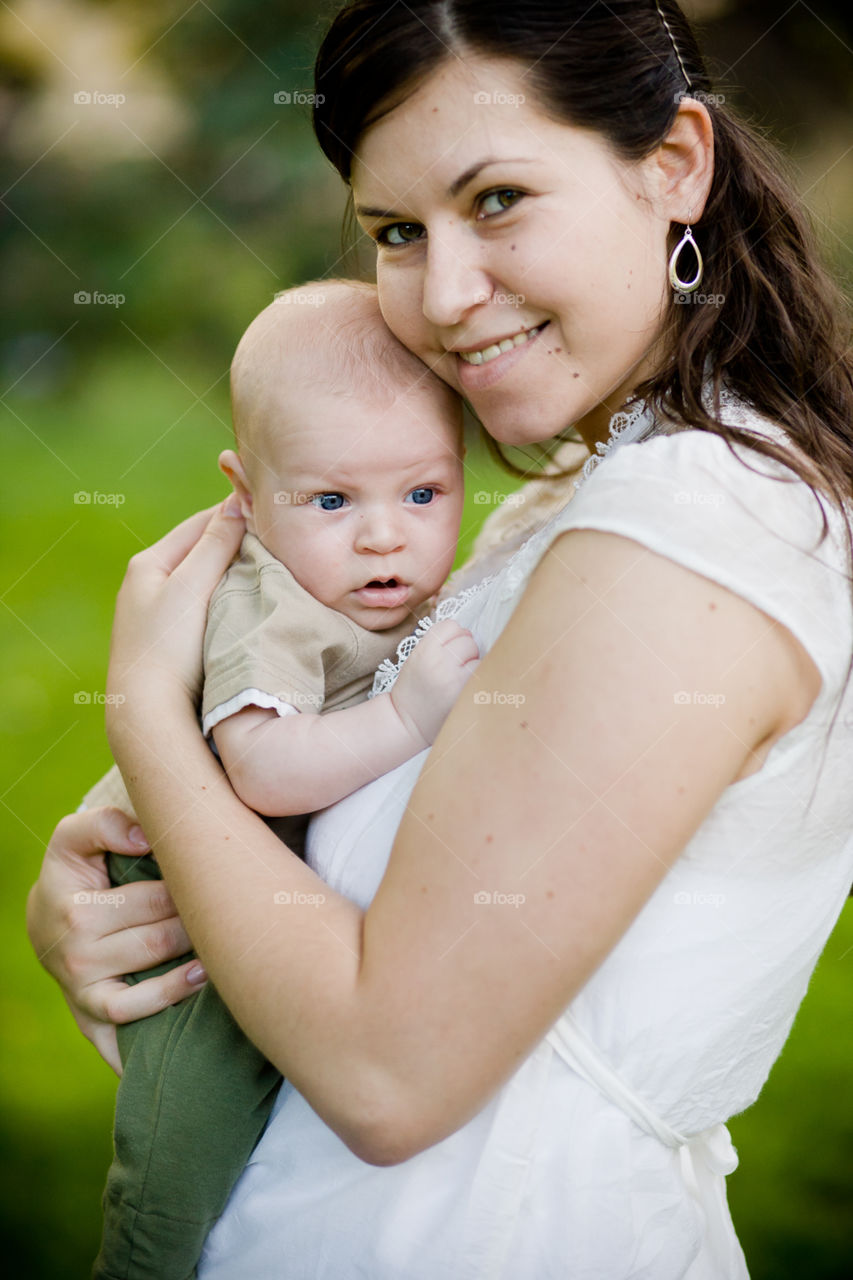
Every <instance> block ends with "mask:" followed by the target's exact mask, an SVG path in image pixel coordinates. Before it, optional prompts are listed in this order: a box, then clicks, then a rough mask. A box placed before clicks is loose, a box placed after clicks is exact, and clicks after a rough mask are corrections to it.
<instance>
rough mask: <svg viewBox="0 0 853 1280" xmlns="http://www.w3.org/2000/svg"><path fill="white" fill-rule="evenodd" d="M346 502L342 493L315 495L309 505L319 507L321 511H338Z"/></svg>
mask: <svg viewBox="0 0 853 1280" xmlns="http://www.w3.org/2000/svg"><path fill="white" fill-rule="evenodd" d="M345 502H346V498H345V497H344V495H343V494H342V493H315V494H314V497H313V498H312V499H311V505H312V506H315V507H319V508H320V510H321V511H340V509H341V507H342V506H343V505H344V503H345Z"/></svg>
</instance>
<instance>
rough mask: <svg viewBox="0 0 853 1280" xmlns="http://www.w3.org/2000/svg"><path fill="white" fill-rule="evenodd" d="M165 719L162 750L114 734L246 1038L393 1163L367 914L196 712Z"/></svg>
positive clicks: (172, 884) (173, 886) (360, 1150)
mask: <svg viewBox="0 0 853 1280" xmlns="http://www.w3.org/2000/svg"><path fill="white" fill-rule="evenodd" d="M147 714H148V715H150V716H151V717H152V720H151V721H150V722H149V723H154V722H156V720H157V717H156V713H155V712H154V710H153V708H149V709H148V712H147ZM165 719H168V722H169V734H168V738H166V735H163V734H160V735H158V738H159V742H158V747H157V750H156V751H154V750H151V749H149V748H148V747H146V745H145V739H147V738H148V736H149V735H148V734H146V733H145V727H144V725H132V726H131V725H128V726H127V727H126V729H125V730H123V732H122V734H121V735H120V736H121V738H122V742H121V744H119V743H116V742H114V744H113V745H114V748H115V749H116V752H117V754H118V755H119V757H120V760H121V764H122V768H123V771H124V773H125V777H126V778H127V780H128V786H129V790H130V793H131V796H132V798H133V801H134V804H135V806H136V808H137V812H138V813H139V816H140V819H141V821H142V823H143V826H144V828H145V830H146V832H147V834H148V836H149V839H150V841H151V845H152V848H153V849H154V850H155V852H156V854H157V858H158V861H159V863H160V865H161V868H162V870H163V873H164V876H165V878H166V880H167V882H168V885H169V889H170V891H171V893H172V895H173V897H174V900H175V903H176V905H177V907H178V910H179V912H180V914H181V917H182V919H183V920H184V922H185V924H186V927H187V930H188V932H189V934H190V936H191V938H192V940H193V944H194V946H195V948H196V950H197V951H198V954H199V955H200V957H201V958H202V960H203V961H204V963H205V965H206V967H207V969H208V971H209V973H210V975H211V978H212V979H213V981H214V983H215V985H216V986H217V988H218V989H219V991H220V993H221V994H222V996H223V999H224V1000H225V1002H226V1003H227V1004H228V1006H229V1008H230V1009H231V1010H232V1012H233V1013H234V1016H235V1018H236V1019H237V1021H238V1022H239V1023H240V1025H241V1026H242V1027H243V1029H244V1031H245V1032H246V1034H247V1035H248V1036H249V1037H250V1039H251V1040H253V1041H254V1043H255V1044H257V1045H258V1047H259V1048H260V1049H261V1050H262V1051H263V1052H264V1053H265V1054H266V1055H267V1057H268V1058H269V1059H270V1061H272V1062H273V1063H274V1064H275V1065H276V1066H277V1067H279V1069H280V1070H281V1071H282V1072H283V1074H285V1075H286V1076H287V1078H288V1079H289V1080H290V1081H291V1082H292V1083H293V1084H294V1085H295V1086H296V1087H297V1088H298V1089H300V1091H301V1092H303V1093H304V1094H305V1096H306V1097H307V1098H308V1099H309V1101H310V1102H311V1105H312V1106H313V1107H314V1108H315V1110H317V1111H318V1113H319V1114H320V1115H322V1117H323V1118H324V1119H325V1120H326V1122H327V1123H328V1124H329V1125H330V1127H331V1128H333V1129H334V1130H335V1131H336V1132H337V1133H338V1134H339V1135H340V1136H341V1137H342V1138H343V1140H344V1141H345V1142H347V1143H348V1145H350V1146H351V1147H352V1149H353V1150H354V1151H356V1153H357V1154H361V1155H362V1156H363V1157H364V1158H366V1159H378V1161H379V1162H382V1163H384V1162H385V1157H384V1155H383V1152H384V1143H385V1142H386V1141H387V1137H386V1136H384V1135H386V1134H387V1131H388V1129H389V1128H390V1127H392V1126H389V1125H388V1124H387V1117H388V1115H389V1113H393V1111H394V1106H395V1103H394V1096H395V1087H394V1083H393V1080H392V1079H391V1077H390V1075H389V1073H388V1072H387V1070H386V1069H385V1068H384V1067H383V1066H382V1065H380V1063H379V1060H378V1058H377V1057H376V1056H375V1055H374V1054H373V1053H372V1052H371V1045H375V1044H377V1043H378V1041H379V1040H381V1037H380V1036H378V1035H373V1034H372V1033H371V1021H372V1017H371V1014H370V1012H369V1009H368V1008H367V1007H366V1004H365V1002H364V1001H363V1000H362V999H361V992H360V989H359V982H358V977H359V967H360V963H361V944H362V922H363V913H362V912H361V911H360V909H359V908H358V907H356V906H355V905H354V904H353V903H351V902H350V901H348V900H347V899H346V898H343V897H342V896H340V895H339V894H337V893H334V892H333V891H332V890H331V889H329V887H328V886H327V885H326V884H325V883H324V882H323V881H322V880H321V879H320V878H319V876H317V875H316V874H315V873H314V872H313V871H312V870H311V869H310V868H309V867H307V866H306V865H305V864H304V863H303V862H302V861H300V859H299V858H297V857H296V856H295V855H294V854H292V853H290V852H289V851H288V850H287V849H286V848H285V847H284V846H283V845H282V844H281V842H280V841H279V840H278V839H277V838H276V837H275V836H274V835H272V833H271V832H270V831H269V829H268V828H267V827H266V825H265V824H264V823H263V822H262V821H261V820H260V819H259V818H258V817H257V816H256V815H255V814H254V813H252V812H251V811H250V810H249V809H247V808H246V807H245V806H244V805H243V804H242V803H241V802H240V801H239V799H238V798H237V797H236V796H235V794H234V792H233V791H232V789H231V787H230V785H229V783H228V781H227V779H226V777H225V775H224V773H223V772H222V770H221V769H220V767H219V765H218V764H217V763H216V762H215V760H214V759H213V757H212V755H211V753H210V752H209V750H208V749H207V747H206V746H205V744H204V742H203V740H202V738H201V736H200V734H199V732H198V728H197V724H196V722H195V721H194V719H193V717H192V714H191V713H190V712H189V711H188V712H187V714H186V715H184V716H181V715H179V714H176V712H175V709H174V708H170V709H169V710H168V711H166V712H164V716H163V719H161V720H160V723H161V724H162V723H163V720H165ZM335 940H337V942H335ZM378 1030H379V1029H378V1028H376V1031H377V1032H378ZM383 1117H384V1119H383ZM388 1158H389V1159H390V1158H391V1153H389V1156H388Z"/></svg>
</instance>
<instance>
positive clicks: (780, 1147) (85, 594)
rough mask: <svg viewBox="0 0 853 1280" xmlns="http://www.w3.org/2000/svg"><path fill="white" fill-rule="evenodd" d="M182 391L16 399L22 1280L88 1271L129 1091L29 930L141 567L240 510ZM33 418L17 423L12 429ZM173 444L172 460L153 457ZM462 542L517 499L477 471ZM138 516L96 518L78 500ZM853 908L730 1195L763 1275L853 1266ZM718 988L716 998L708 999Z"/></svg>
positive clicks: (741, 1123) (10, 1239) (223, 427)
mask: <svg viewBox="0 0 853 1280" xmlns="http://www.w3.org/2000/svg"><path fill="white" fill-rule="evenodd" d="M210 381H211V378H210V371H209V369H207V368H200V369H198V370H193V369H192V368H186V367H183V366H182V367H181V372H180V379H179V378H178V377H176V376H175V375H173V374H172V373H170V372H169V371H168V370H167V369H166V368H165V367H164V366H162V365H160V364H159V363H158V362H157V361H156V360H153V359H150V358H149V357H148V356H146V355H144V354H142V355H138V356H137V355H128V354H127V353H125V355H124V357H123V358H122V359H118V358H115V357H113V358H111V359H110V360H105V361H104V363H103V364H102V365H100V366H99V367H96V368H95V370H94V371H93V372H92V373H91V375H90V376H89V377H88V378H86V379H85V380H82V381H81V382H80V383H79V385H77V387H76V389H72V390H71V391H69V390H68V389H66V390H65V391H64V392H63V394H62V396H61V397H59V396H55V397H51V396H46V397H41V398H33V399H21V400H19V401H15V400H14V398H13V399H12V400H10V402H9V403H10V407H11V409H12V410H13V414H12V416H11V418H10V430H9V431H8V432H7V433H6V434H5V435H4V453H5V463H6V478H7V485H6V487H5V497H4V504H3V506H4V511H3V520H4V523H5V525H6V529H7V534H6V536H5V537H4V538H3V541H2V561H3V563H2V582H3V584H4V586H3V591H2V597H1V598H2V602H3V605H4V611H3V612H4V614H5V619H4V633H3V634H4V661H3V664H2V677H0V680H2V686H3V688H2V703H0V705H2V707H3V714H2V717H0V744H2V747H0V749H2V776H3V778H4V782H3V790H2V800H3V806H2V810H0V812H2V821H3V824H4V835H3V848H4V850H5V857H4V871H5V884H6V888H5V892H4V894H3V897H2V902H0V912H2V916H0V929H2V938H3V941H4V950H3V957H4V962H5V963H4V981H3V983H2V986H0V1035H2V1046H3V1053H2V1066H0V1073H1V1074H0V1097H2V1110H0V1143H2V1155H3V1159H2V1179H3V1182H2V1189H0V1206H2V1207H0V1215H2V1219H3V1221H2V1238H3V1240H4V1254H5V1257H6V1259H7V1260H11V1261H13V1262H14V1267H13V1271H12V1274H14V1275H16V1276H21V1277H24V1276H26V1277H28V1278H29V1280H38V1278H40V1277H50V1278H53V1277H75V1276H80V1277H83V1276H85V1275H86V1274H87V1272H88V1267H89V1264H90V1261H91V1258H92V1256H93V1255H94V1252H95V1250H96V1245H97V1237H98V1228H99V1197H100V1192H101V1187H102V1182H103V1178H104V1174H105V1172H106V1168H107V1165H108V1162H109V1158H110V1122H111V1108H112V1102H113V1096H114V1087H115V1082H114V1078H113V1076H112V1074H111V1072H110V1071H109V1069H108V1068H107V1067H105V1066H104V1065H103V1064H102V1063H101V1062H100V1060H99V1059H98V1058H97V1056H96V1055H95V1053H94V1051H93V1050H92V1048H91V1046H90V1045H89V1044H88V1043H87V1042H85V1041H84V1040H83V1039H82V1038H81V1037H80V1036H79V1035H78V1034H77V1031H76V1029H75V1027H74V1025H73V1023H72V1020H71V1018H70V1015H69V1014H68V1012H67V1010H66V1008H65V1005H64V1003H63V1001H62V999H61V996H60V994H59V991H58V989H57V988H56V987H55V986H54V984H53V983H52V982H51V981H50V980H49V979H48V978H47V977H46V975H45V974H44V973H43V972H42V971H41V970H40V969H39V967H38V965H37V963H36V960H35V958H34V956H33V955H32V953H31V952H30V950H29V947H28V944H27V941H26V938H25V935H24V929H23V913H24V900H25V896H26V892H27V889H28V887H29V885H30V883H31V882H32V880H33V879H34V877H35V875H36V873H37V870H38V866H39V862H40V858H41V854H42V849H43V846H44V843H45V842H46V840H47V838H48V836H49V834H50V831H51V829H52V827H53V825H54V822H55V821H56V819H57V818H58V817H59V816H60V815H61V814H62V813H64V812H66V811H68V810H69V809H72V808H73V807H75V806H76V804H77V803H78V801H79V798H80V796H81V794H82V793H83V791H84V790H85V789H86V787H87V786H88V785H89V784H90V783H91V782H92V780H93V779H94V778H95V777H96V776H97V775H98V774H99V773H100V771H101V770H102V769H103V768H104V767H105V765H106V764H107V762H108V753H107V748H106V744H105V740H104V735H103V725H102V712H101V708H100V707H98V706H97V705H96V704H95V703H91V704H89V705H80V704H78V703H75V701H74V695H75V693H77V692H78V691H81V690H82V691H88V692H91V693H93V694H94V693H96V692H98V691H102V690H103V688H104V672H105V666H106V658H107V642H108V635H109V626H110V618H111V610H112V604H113V600H114V596H115V592H116V589H117V587H118V584H119V582H120V580H121V577H122V573H123V570H124V566H125V563H126V561H127V558H128V557H129V556H130V555H131V554H133V552H135V551H136V550H137V549H138V548H139V547H140V546H141V545H143V544H144V543H147V542H150V541H151V540H153V539H155V538H156V537H157V536H159V535H160V534H161V533H162V532H163V531H164V530H165V529H166V528H168V527H169V526H170V525H171V524H173V523H175V522H177V520H179V519H180V518H182V517H183V516H184V515H185V514H186V513H187V512H188V511H189V510H192V509H194V508H197V507H201V506H203V505H206V504H208V503H210V502H212V501H215V500H216V499H217V498H219V497H220V496H222V495H223V493H224V491H225V488H224V481H223V480H222V479H221V477H220V476H219V474H218V472H217V471H216V468H215V459H216V454H217V452H218V450H219V448H220V447H222V446H223V445H224V444H225V443H226V442H227V441H228V439H229V435H228V430H229V428H228V418H227V403H226V399H225V393H224V385H223V384H220V385H219V386H218V387H216V388H215V389H214V391H213V392H212V393H210V394H209V395H207V396H206V397H202V399H201V400H197V399H196V397H197V395H198V393H200V392H202V391H203V390H204V389H205V388H207V387H208V386H209V384H210ZM15 415H17V416H15ZM155 441H157V444H156V447H155V448H150V445H151V444H153V443H154V442H155ZM469 462H470V464H471V468H472V470H471V472H470V473H469V477H468V506H467V509H466V516H465V522H464V527H465V538H464V542H465V543H466V544H467V543H469V542H470V540H471V537H472V535H473V532H474V530H475V528H476V527H477V525H478V524H479V522H480V521H481V520H482V518H483V516H484V515H485V514H486V513H487V511H488V510H490V507H488V506H484V505H474V504H473V503H472V501H471V499H472V495H473V493H474V492H475V491H476V490H477V489H485V490H492V489H496V490H503V491H506V490H509V489H510V488H512V481H510V480H508V479H507V477H505V476H504V475H503V474H502V473H499V472H497V471H496V470H495V469H494V466H493V464H492V463H491V462H489V461H488V459H486V458H485V457H484V456H483V454H482V453H481V452H479V451H478V450H477V449H476V448H475V449H474V450H473V451H472V453H471V454H470V456H469ZM81 490H82V491H89V492H93V491H96V490H97V491H99V492H101V493H109V494H112V493H121V494H123V495H124V497H125V501H124V503H123V504H122V505H121V506H114V505H106V504H103V505H98V504H95V503H92V504H89V505H77V504H75V502H74V495H75V493H76V492H78V491H81ZM851 979H853V909H851V907H847V908H845V911H844V913H843V915H842V918H841V921H840V923H839V925H838V927H837V929H836V931H835V933H834V935H833V937H832V938H831V940H830V942H829V945H828V947H827V949H826V952H825V954H824V956H823V959H822V960H821V962H820V965H819V968H818V971H817V974H816V977H815V979H814V981H813V983H812V986H811V989H810V991H809V994H808V997H807V999H806V1001H805V1004H804V1006H803V1009H802V1011H801V1013H800V1016H799V1018H798V1020H797V1022H796V1024H795V1027H794V1031H793V1034H792V1036H791V1039H790V1041H789V1043H788V1045H787V1047H786V1049H785V1051H784V1053H783V1055H782V1058H781V1060H780V1061H779V1063H778V1065H777V1067H776V1069H775V1071H774V1072H773V1075H772V1076H771V1079H770V1082H769V1084H768V1085H767V1088H766V1089H765V1091H764V1093H763V1095H762V1097H761V1098H760V1100H759V1102H758V1104H757V1105H756V1106H755V1107H754V1108H753V1109H752V1110H751V1111H750V1112H748V1113H747V1114H745V1115H744V1116H742V1117H739V1118H737V1119H736V1120H735V1121H734V1122H733V1123H732V1125H731V1128H732V1132H733V1135H734V1138H735V1142H736V1145H737V1146H738V1148H739V1152H740V1156H741V1167H740V1169H739V1170H738V1171H737V1173H736V1174H735V1175H734V1176H733V1177H732V1178H731V1179H730V1180H729V1189H730V1190H729V1194H730V1200H731V1204H732V1207H733V1213H734V1217H735V1221H736V1223H737V1226H738V1229H739V1232H740V1235H741V1238H742V1240H743V1243H744V1247H745V1249H746V1253H747V1257H748V1259H749V1262H750V1265H751V1270H752V1275H753V1277H755V1280H784V1278H787V1277H800V1276H805V1275H807V1276H809V1277H810V1280H841V1278H842V1277H847V1276H849V1275H850V1273H851V1266H850V1258H851V1246H850V1227H849V1222H850V1205H851V1200H853V1172H851V1167H850V1155H851V1151H853V1099H851V1093H850V1089H849V1079H850V1074H851V1064H853V1022H851V1017H850V1014H851V1007H852V1006H853V998H851ZM700 998H701V993H697V999H700Z"/></svg>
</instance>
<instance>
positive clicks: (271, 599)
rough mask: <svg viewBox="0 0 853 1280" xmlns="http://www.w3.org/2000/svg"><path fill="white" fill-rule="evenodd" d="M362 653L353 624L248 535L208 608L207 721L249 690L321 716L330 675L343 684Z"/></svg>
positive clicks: (204, 712)
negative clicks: (327, 606)
mask: <svg viewBox="0 0 853 1280" xmlns="http://www.w3.org/2000/svg"><path fill="white" fill-rule="evenodd" d="M357 655H358V640H357V637H356V635H355V633H354V629H353V627H352V626H351V624H350V623H349V621H348V619H347V618H345V617H344V616H343V615H342V614H337V613H335V612H334V611H333V610H331V609H327V608H326V607H325V606H324V605H321V604H319V603H318V601H316V600H315V599H314V598H313V596H311V595H309V594H308V592H307V591H305V590H304V589H303V588H302V587H301V586H300V585H299V583H298V582H297V581H296V579H295V578H294V577H293V575H292V574H291V573H290V572H289V571H288V570H287V569H286V568H285V567H284V565H283V564H281V562H280V561H278V560H276V559H275V557H274V556H272V555H270V553H269V552H268V551H267V550H266V548H265V547H264V546H263V544H262V543H261V542H260V541H259V540H258V539H257V538H255V537H253V536H252V535H251V534H247V535H246V537H245V538H244V540H243V545H242V547H241V552H240V558H239V560H237V561H236V562H235V563H234V564H233V565H232V566H231V568H230V569H229V570H228V572H227V573H226V575H225V577H224V578H223V579H222V582H221V583H220V584H219V586H218V587H217V588H216V591H215V592H214V595H213V598H212V599H211V602H210V608H209V610H208V617H207V629H206V631H205V637H204V693H203V697H202V717H203V719H204V721H205V723H206V724H209V723H210V722H211V717H212V713H213V712H214V711H215V710H216V708H218V707H220V706H222V705H223V704H228V703H231V702H232V700H234V699H235V698H237V697H238V695H240V694H242V693H243V692H244V691H246V690H256V691H260V692H261V693H263V694H266V695H268V696H269V697H270V698H272V699H274V703H268V704H266V705H277V704H282V703H286V704H289V705H290V706H292V707H295V708H296V710H298V711H303V712H306V711H307V712H319V711H320V710H322V707H323V705H324V702H325V698H326V683H327V676H328V673H329V672H330V671H331V672H334V673H335V675H336V676H337V677H338V678H339V679H341V680H342V679H343V677H344V676H345V675H346V673H348V672H349V671H350V668H351V667H352V665H353V662H354V661H355V659H356V657H357ZM214 718H215V717H214Z"/></svg>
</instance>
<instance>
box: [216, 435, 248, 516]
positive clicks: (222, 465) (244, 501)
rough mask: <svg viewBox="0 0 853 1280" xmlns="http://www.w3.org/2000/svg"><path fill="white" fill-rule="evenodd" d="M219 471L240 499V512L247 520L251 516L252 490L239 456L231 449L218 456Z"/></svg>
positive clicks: (224, 450)
mask: <svg viewBox="0 0 853 1280" xmlns="http://www.w3.org/2000/svg"><path fill="white" fill-rule="evenodd" d="M219 470H220V471H221V472H222V474H223V475H225V476H227V477H228V479H229V480H230V481H231V484H232V485H233V487H234V492H235V493H236V495H237V497H238V498H239V499H240V510H241V511H242V513H243V516H244V517H245V518H246V519H248V518H249V516H250V515H251V514H252V490H251V489H250V488H249V480H248V477H247V476H246V468H245V467H244V466H243V464H242V462H241V461H240V455H239V454H237V453H235V452H234V450H233V449H223V450H222V452H221V453H220V455H219Z"/></svg>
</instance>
